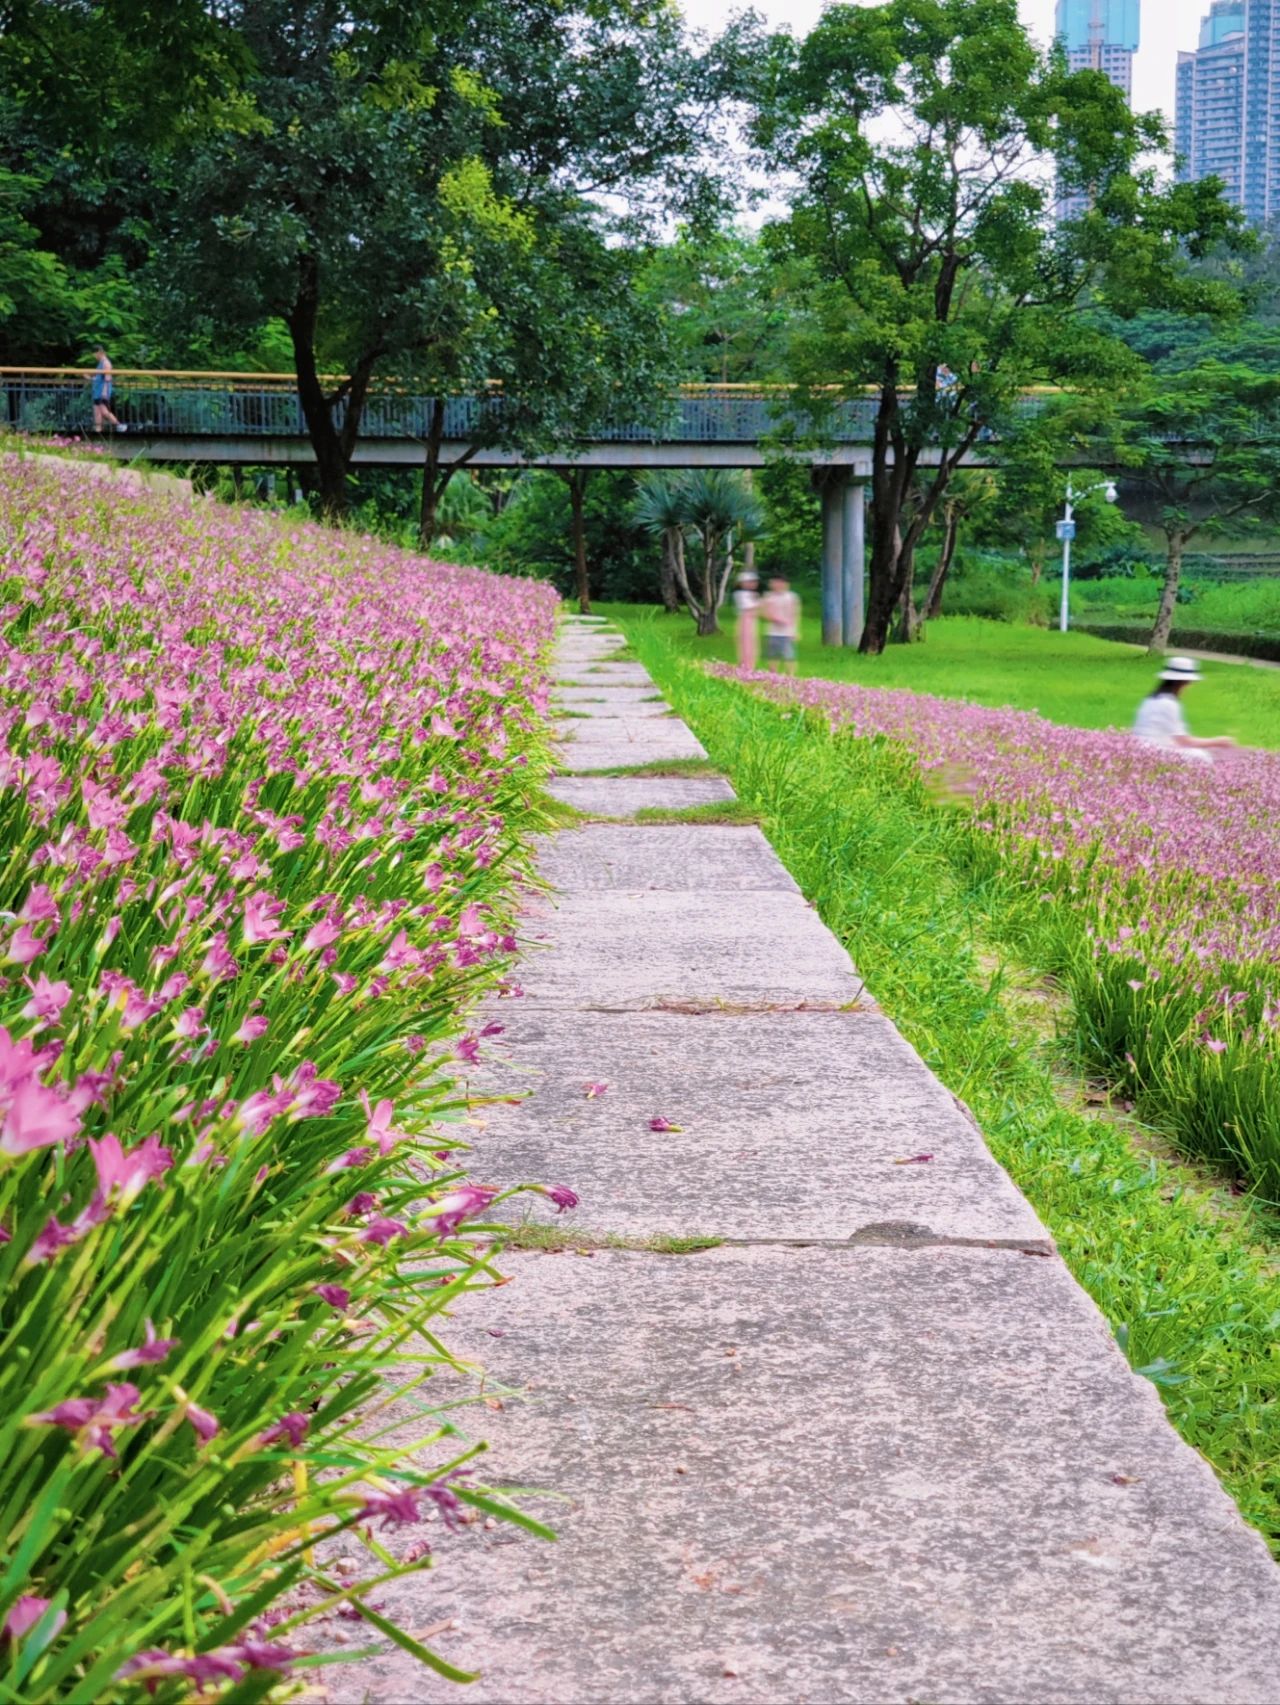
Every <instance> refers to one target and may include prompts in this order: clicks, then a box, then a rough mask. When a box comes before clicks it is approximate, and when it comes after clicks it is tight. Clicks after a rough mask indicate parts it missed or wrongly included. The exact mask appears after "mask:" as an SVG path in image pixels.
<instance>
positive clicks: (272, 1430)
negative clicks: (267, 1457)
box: [253, 1410, 311, 1450]
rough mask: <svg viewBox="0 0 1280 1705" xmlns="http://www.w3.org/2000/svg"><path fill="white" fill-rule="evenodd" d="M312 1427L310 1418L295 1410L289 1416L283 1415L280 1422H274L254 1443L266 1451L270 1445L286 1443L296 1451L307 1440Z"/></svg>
mask: <svg viewBox="0 0 1280 1705" xmlns="http://www.w3.org/2000/svg"><path fill="white" fill-rule="evenodd" d="M310 1425H311V1421H310V1419H309V1417H308V1416H306V1415H301V1414H299V1413H298V1412H297V1411H296V1410H293V1411H291V1412H290V1413H289V1414H288V1415H282V1416H281V1417H280V1419H279V1420H278V1421H273V1422H272V1424H271V1425H270V1426H269V1427H267V1428H266V1429H265V1430H264V1431H263V1432H261V1433H259V1434H258V1436H257V1438H256V1439H255V1440H254V1441H253V1442H254V1444H255V1445H258V1446H259V1447H261V1448H262V1449H265V1448H266V1447H267V1446H268V1445H274V1444H280V1443H281V1442H282V1441H284V1442H286V1443H288V1444H290V1445H292V1446H293V1448H294V1449H295V1450H296V1449H297V1448H298V1446H299V1445H300V1444H301V1443H302V1441H303V1439H304V1438H306V1436H307V1429H308V1427H309V1426H310Z"/></svg>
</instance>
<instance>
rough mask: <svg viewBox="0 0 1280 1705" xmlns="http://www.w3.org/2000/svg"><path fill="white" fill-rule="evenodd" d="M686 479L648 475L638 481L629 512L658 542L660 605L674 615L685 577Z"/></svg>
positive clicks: (676, 476)
mask: <svg viewBox="0 0 1280 1705" xmlns="http://www.w3.org/2000/svg"><path fill="white" fill-rule="evenodd" d="M684 486H685V482H684V481H683V479H681V478H680V477H679V476H678V475H672V474H650V475H649V476H648V477H647V478H645V479H642V480H641V482H640V490H639V493H638V495H637V497H636V501H635V505H634V507H633V510H632V514H633V516H634V518H635V520H636V521H637V522H638V523H639V525H640V526H641V527H643V528H644V530H645V532H646V533H649V534H650V535H651V536H652V537H653V538H656V539H658V540H659V541H660V543H661V546H662V569H661V572H660V574H659V578H658V584H659V588H660V590H661V595H662V606H663V608H664V609H665V610H666V611H668V613H670V614H673V615H674V613H675V612H676V611H677V610H678V609H679V608H680V585H681V582H682V581H685V580H686V569H685V561H684V527H685V520H686V515H687V508H686V499H685V489H684Z"/></svg>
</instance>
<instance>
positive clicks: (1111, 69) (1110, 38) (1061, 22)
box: [1056, 0, 1280, 219]
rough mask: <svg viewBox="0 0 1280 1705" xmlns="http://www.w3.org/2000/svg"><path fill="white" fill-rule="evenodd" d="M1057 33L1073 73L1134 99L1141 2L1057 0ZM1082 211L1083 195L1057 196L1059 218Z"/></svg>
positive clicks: (1136, 0) (1072, 216)
mask: <svg viewBox="0 0 1280 1705" xmlns="http://www.w3.org/2000/svg"><path fill="white" fill-rule="evenodd" d="M1277 3H1278V4H1280V0H1277ZM1056 33H1057V37H1058V39H1059V41H1061V43H1062V45H1063V47H1064V48H1065V49H1066V54H1067V64H1068V65H1069V66H1070V67H1071V69H1072V70H1073V71H1089V70H1093V71H1101V72H1102V73H1103V74H1104V75H1105V76H1107V77H1109V78H1110V79H1111V81H1112V82H1113V83H1114V84H1115V86H1116V88H1117V89H1120V90H1122V91H1123V92H1124V97H1125V99H1126V100H1132V99H1133V56H1134V54H1135V53H1136V52H1137V51H1138V44H1139V41H1140V39H1141V4H1140V0H1058V11H1057V19H1056ZM1084 208H1085V200H1084V198H1083V197H1082V196H1079V195H1067V194H1060V195H1059V198H1058V217H1059V219H1074V218H1076V217H1078V215H1079V214H1081V213H1083V212H1084Z"/></svg>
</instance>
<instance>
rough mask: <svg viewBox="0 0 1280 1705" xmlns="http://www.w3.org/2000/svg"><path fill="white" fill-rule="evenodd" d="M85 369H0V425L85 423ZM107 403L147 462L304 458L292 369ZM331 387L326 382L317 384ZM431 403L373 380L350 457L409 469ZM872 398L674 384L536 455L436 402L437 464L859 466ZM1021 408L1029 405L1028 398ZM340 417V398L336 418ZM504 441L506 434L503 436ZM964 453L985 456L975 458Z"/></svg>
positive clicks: (493, 425) (454, 402)
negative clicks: (824, 411)
mask: <svg viewBox="0 0 1280 1705" xmlns="http://www.w3.org/2000/svg"><path fill="white" fill-rule="evenodd" d="M91 378H92V374H91V373H89V372H86V371H85V370H83V369H81V368H16V367H8V368H0V387H2V388H3V400H2V403H0V430H2V429H4V428H6V427H7V428H8V429H9V430H11V431H17V432H23V433H28V434H41V435H63V436H75V435H79V434H83V433H87V432H91V431H92V429H93V409H92V404H91V401H90V395H89V381H90V379H91ZM114 380H115V391H114V396H113V401H112V407H113V409H114V411H115V413H116V414H117V415H118V416H119V418H120V420H121V421H122V422H123V423H124V425H125V427H126V431H125V432H124V433H121V434H118V435H116V436H114V437H113V436H112V435H110V434H108V435H106V437H105V438H104V443H105V444H106V447H107V448H108V449H109V450H110V451H112V453H114V454H116V455H121V456H137V455H144V456H146V457H147V458H148V459H149V460H152V461H161V462H226V463H248V464H252V465H253V466H255V467H261V466H265V465H269V464H283V465H288V464H291V463H293V464H297V463H306V462H311V461H313V460H314V456H313V452H312V449H311V443H310V440H309V438H308V435H307V428H306V421H305V419H304V417H303V413H302V405H301V403H300V401H299V399H298V391H297V384H296V381H295V379H294V377H293V375H292V374H282V373H188V372H160V371H154V370H150V371H141V370H136V369H128V368H119V367H118V368H117V369H116V370H115V374H114ZM326 382H327V383H328V384H329V385H330V386H331V387H332V388H333V389H336V388H337V386H338V385H339V384H340V382H341V381H340V380H337V379H333V380H331V381H326ZM434 406H435V400H434V398H432V397H431V396H428V395H424V394H422V393H420V392H418V391H416V390H415V389H414V388H413V386H412V385H403V386H401V385H396V384H391V383H386V382H383V383H381V384H379V385H378V386H377V388H376V389H374V390H373V391H372V392H371V393H370V395H369V397H368V400H367V402H366V404H365V407H364V412H363V415H362V417H361V424H360V437H359V440H358V442H357V444H356V449H355V455H354V457H353V461H354V463H355V464H356V466H364V467H420V466H421V464H422V460H423V454H424V448H425V445H426V440H427V436H428V433H429V431H430V426H431V416H432V410H433V408H434ZM875 406H876V405H875V399H874V397H872V396H867V397H859V398H855V399H853V400H852V401H847V402H842V403H840V404H838V405H837V406H836V408H835V409H834V410H833V412H832V416H831V419H830V421H829V423H828V427H827V430H826V431H825V432H824V434H823V436H822V441H821V443H817V442H815V440H814V438H813V435H812V433H811V432H807V431H806V424H805V422H804V420H803V419H802V418H801V417H800V415H799V414H798V413H797V412H796V411H795V409H794V408H793V407H792V406H791V405H790V404H789V401H788V394H787V391H786V389H785V388H784V387H781V386H774V387H770V386H759V385H684V386H681V388H680V389H679V390H678V391H677V392H676V393H675V394H673V395H672V396H671V397H670V399H669V400H668V401H667V403H666V404H665V406H663V407H662V408H660V409H658V410H657V411H655V416H654V418H653V419H652V420H649V421H646V422H643V423H629V424H627V423H623V424H618V425H616V426H605V427H603V428H600V429H598V430H596V431H593V432H592V433H591V434H590V436H589V437H584V438H583V439H581V440H579V441H577V442H575V443H571V444H567V445H564V446H562V447H560V448H558V449H556V450H553V451H549V452H547V453H545V454H542V455H530V454H528V453H526V452H525V451H523V450H521V449H519V448H516V447H513V446H511V445H505V446H504V445H502V444H495V443H484V442H483V441H484V440H486V439H488V440H492V439H494V438H496V437H500V436H502V433H501V427H502V419H501V417H502V411H503V407H504V402H503V397H502V393H501V391H499V390H497V389H495V390H494V391H492V392H490V393H489V394H487V395H483V396H475V397H451V398H449V399H447V400H446V402H445V405H444V441H443V443H442V444H441V447H440V456H441V460H442V461H444V462H451V461H455V460H456V459H457V458H458V457H460V456H462V455H464V454H466V452H467V451H468V450H470V449H471V447H472V446H473V445H474V444H475V443H476V441H477V439H480V440H481V442H482V447H481V448H479V449H477V450H475V451H474V452H473V453H472V454H471V455H470V456H469V458H468V460H469V462H470V465H471V466H472V467H507V468H509V467H547V468H563V467H570V466H572V467H594V468H633V469H640V468H690V467H703V468H707V467H710V468H714V467H726V468H744V467H759V466H761V465H763V463H764V462H765V461H766V459H767V458H768V457H769V456H770V455H776V453H777V451H778V449H779V448H780V447H781V446H782V445H790V446H791V448H792V452H793V453H794V454H796V455H798V456H800V457H801V458H802V459H803V460H805V461H807V462H810V463H812V464H813V465H814V466H817V467H832V468H843V469H845V470H847V471H849V472H850V473H855V474H857V475H859V476H861V477H866V475H867V474H868V473H869V472H870V456H871V441H872V428H873V425H874V418H875ZM1024 406H1026V407H1028V408H1029V409H1030V408H1037V407H1039V406H1041V405H1040V403H1039V402H1038V401H1037V399H1035V398H1028V400H1027V403H1026V405H1024ZM335 424H337V425H338V426H339V427H341V424H342V405H341V404H339V405H338V408H337V410H336V421H335ZM513 436H514V434H513ZM973 459H974V460H977V461H981V460H985V457H984V456H983V455H982V454H981V452H979V453H978V454H977V455H975V457H974V458H973Z"/></svg>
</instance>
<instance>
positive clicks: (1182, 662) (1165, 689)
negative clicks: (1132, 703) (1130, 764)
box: [1133, 657, 1235, 764]
mask: <svg viewBox="0 0 1280 1705" xmlns="http://www.w3.org/2000/svg"><path fill="white" fill-rule="evenodd" d="M1203 679H1204V677H1203V676H1202V675H1201V673H1200V671H1199V669H1198V668H1197V667H1196V664H1195V661H1194V660H1193V659H1192V658H1190V657H1171V658H1170V659H1169V661H1168V663H1167V664H1166V665H1165V668H1164V673H1163V674H1162V675H1161V676H1160V679H1159V681H1158V682H1157V683H1156V689H1155V691H1154V692H1153V693H1152V694H1151V696H1150V698H1147V699H1144V700H1143V701H1142V704H1141V705H1140V707H1139V709H1138V715H1137V720H1136V721H1135V722H1134V725H1133V732H1134V733H1135V734H1136V735H1137V737H1138V739H1139V740H1142V741H1145V743H1146V744H1147V745H1148V746H1161V747H1164V748H1165V750H1167V751H1170V752H1177V753H1178V755H1179V756H1180V757H1183V758H1189V759H1190V760H1191V761H1192V762H1193V763H1198V764H1211V763H1212V762H1213V758H1212V756H1211V754H1212V753H1213V752H1215V751H1223V750H1225V749H1226V748H1227V747H1230V746H1234V745H1235V741H1234V740H1232V739H1230V738H1228V737H1227V736H1225V735H1224V736H1222V737H1221V738H1220V739H1217V740H1197V739H1196V737H1195V735H1194V734H1192V733H1191V731H1190V729H1189V728H1188V727H1187V717H1186V712H1185V711H1184V710H1183V708H1182V694H1183V691H1184V690H1185V688H1186V687H1187V686H1188V685H1189V684H1190V683H1191V682H1192V681H1201V680H1203Z"/></svg>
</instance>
